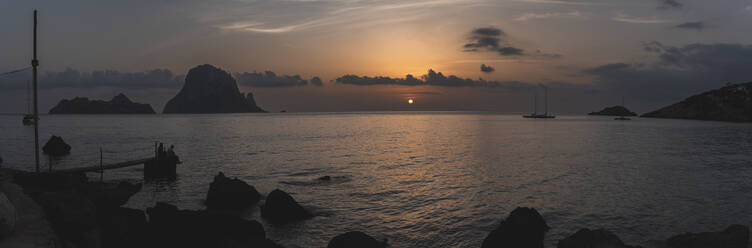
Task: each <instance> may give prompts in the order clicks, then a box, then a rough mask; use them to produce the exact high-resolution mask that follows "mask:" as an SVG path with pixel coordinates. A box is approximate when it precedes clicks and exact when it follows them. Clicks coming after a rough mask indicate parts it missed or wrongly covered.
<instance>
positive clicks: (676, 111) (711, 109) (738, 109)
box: [642, 82, 752, 122]
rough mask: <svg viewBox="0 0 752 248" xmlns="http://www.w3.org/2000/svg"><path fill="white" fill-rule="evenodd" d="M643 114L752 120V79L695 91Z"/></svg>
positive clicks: (677, 117) (685, 117) (648, 115)
mask: <svg viewBox="0 0 752 248" xmlns="http://www.w3.org/2000/svg"><path fill="white" fill-rule="evenodd" d="M642 117H653V118H673V119H693V120H712V121H732V122H752V82H749V83H743V84H729V85H727V86H725V87H723V88H720V89H717V90H711V91H707V92H704V93H701V94H698V95H694V96H691V97H689V98H687V99H684V100H683V101H681V102H678V103H675V104H673V105H670V106H668V107H664V108H661V109H659V110H656V111H653V112H650V113H646V114H643V115H642Z"/></svg>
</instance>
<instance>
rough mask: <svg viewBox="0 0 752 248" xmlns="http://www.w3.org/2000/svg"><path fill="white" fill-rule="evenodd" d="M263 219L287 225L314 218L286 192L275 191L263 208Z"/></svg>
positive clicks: (268, 197) (270, 194)
mask: <svg viewBox="0 0 752 248" xmlns="http://www.w3.org/2000/svg"><path fill="white" fill-rule="evenodd" d="M261 217H264V218H265V219H267V220H269V221H271V222H276V223H285V222H291V221H297V220H302V219H306V218H309V217H312V215H311V214H310V213H309V212H308V211H306V210H305V209H303V207H301V206H300V205H299V204H298V202H296V201H295V199H293V198H292V196H290V195H289V194H287V193H286V192H284V191H282V190H279V189H275V190H274V191H272V192H271V193H269V195H268V196H267V197H266V203H265V204H264V206H261Z"/></svg>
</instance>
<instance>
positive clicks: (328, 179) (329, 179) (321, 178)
mask: <svg viewBox="0 0 752 248" xmlns="http://www.w3.org/2000/svg"><path fill="white" fill-rule="evenodd" d="M319 180H321V181H331V180H332V177H330V176H323V177H319Z"/></svg>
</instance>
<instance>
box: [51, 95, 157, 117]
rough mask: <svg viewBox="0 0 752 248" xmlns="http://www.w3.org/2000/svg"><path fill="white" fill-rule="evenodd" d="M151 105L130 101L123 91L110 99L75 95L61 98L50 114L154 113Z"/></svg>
mask: <svg viewBox="0 0 752 248" xmlns="http://www.w3.org/2000/svg"><path fill="white" fill-rule="evenodd" d="M154 113H155V112H154V109H152V108H151V105H149V104H145V103H136V102H132V101H131V100H130V99H128V97H127V96H125V95H124V94H123V93H120V94H118V95H117V96H115V97H113V98H112V100H110V101H103V100H89V98H86V97H76V98H73V99H72V100H67V99H63V100H61V101H60V102H59V103H57V105H55V107H53V108H52V109H50V114H154Z"/></svg>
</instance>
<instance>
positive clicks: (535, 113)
mask: <svg viewBox="0 0 752 248" xmlns="http://www.w3.org/2000/svg"><path fill="white" fill-rule="evenodd" d="M541 87H543V90H544V99H545V100H544V103H545V104H544V105H545V112H544V113H543V114H538V89H537V88H536V89H535V97H534V103H533V113H532V114H529V115H523V116H522V117H524V118H538V119H553V118H556V116H554V115H548V87H546V86H543V85H541Z"/></svg>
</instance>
